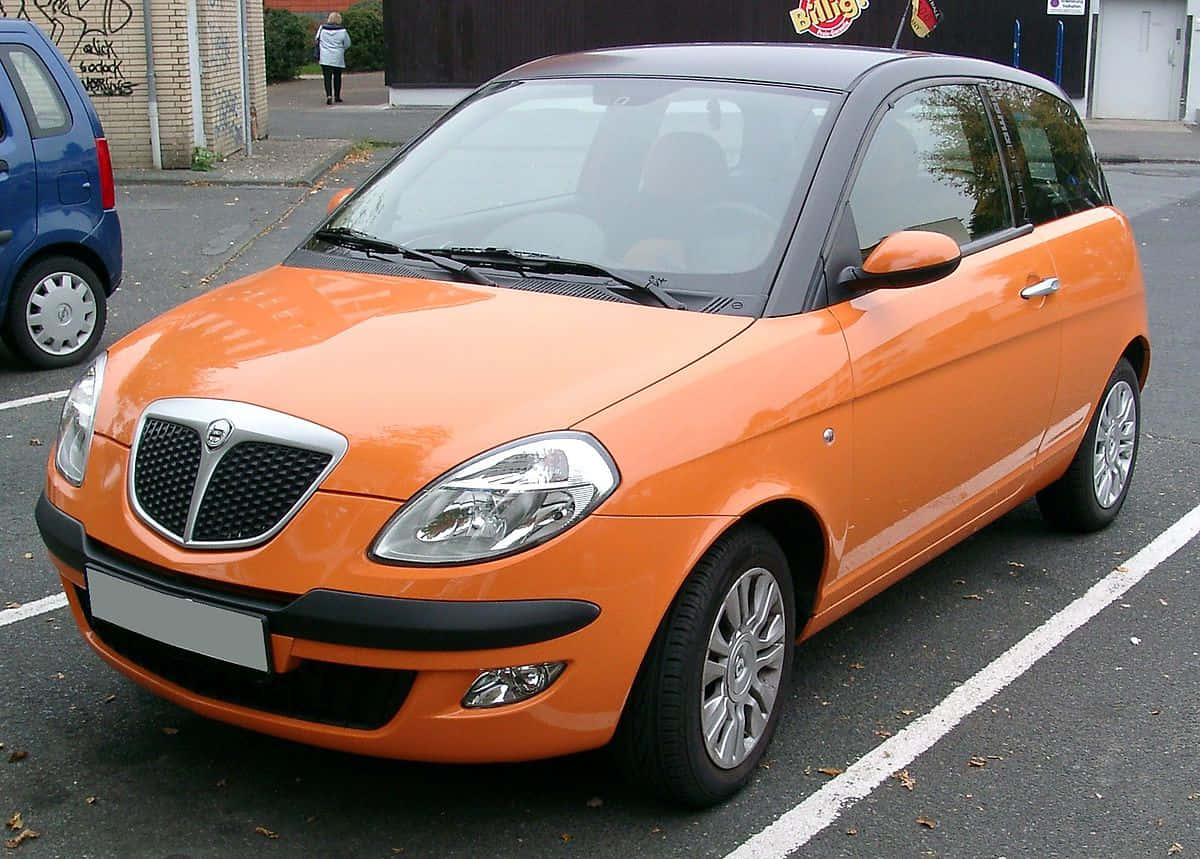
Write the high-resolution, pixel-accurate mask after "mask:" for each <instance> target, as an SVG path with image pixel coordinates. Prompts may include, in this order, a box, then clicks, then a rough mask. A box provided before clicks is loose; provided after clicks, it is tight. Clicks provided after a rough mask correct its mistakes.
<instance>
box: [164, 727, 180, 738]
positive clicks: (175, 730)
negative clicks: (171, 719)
mask: <svg viewBox="0 0 1200 859" xmlns="http://www.w3.org/2000/svg"><path fill="white" fill-rule="evenodd" d="M162 732H163V733H164V734H166V735H167V736H168V737H173V736H175V735H176V734H178V733H179V729H178V728H163V729H162Z"/></svg>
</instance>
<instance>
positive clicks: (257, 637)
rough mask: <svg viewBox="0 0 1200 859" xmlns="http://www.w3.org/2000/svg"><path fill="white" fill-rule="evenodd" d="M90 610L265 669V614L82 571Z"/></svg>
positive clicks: (157, 636)
mask: <svg viewBox="0 0 1200 859" xmlns="http://www.w3.org/2000/svg"><path fill="white" fill-rule="evenodd" d="M87 588H88V598H89V599H90V600H91V604H92V615H93V616H94V617H98V618H100V619H101V620H105V621H108V622H109V623H111V624H115V625H116V626H119V627H121V628H122V629H127V630H129V631H130V632H136V633H138V634H139V635H144V636H146V637H147V638H152V639H154V640H155V641H159V642H162V643H163V644H170V645H172V646H174V647H179V648H182V649H183V650H190V651H191V652H192V653H199V654H201V655H203V656H210V657H212V658H213V659H220V660H221V661H223V662H231V663H233V664H234V665H244V666H245V667H246V668H254V669H257V670H258V671H268V670H269V663H268V661H267V625H266V619H265V618H263V617H260V616H258V615H253V614H245V613H243V612H240V611H234V610H233V609H227V608H222V607H220V606H215V605H208V604H207V603H201V602H196V601H195V600H191V599H187V598H186V597H177V596H173V595H172V594H167V593H163V592H162V591H156V590H153V589H152V588H147V587H143V586H142V585H138V584H134V583H133V582H130V581H127V580H126V579H121V578H117V577H116V576H111V575H109V574H108V573H105V572H101V571H100V570H95V569H90V568H89V569H88V571H87Z"/></svg>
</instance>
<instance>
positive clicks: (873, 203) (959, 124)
mask: <svg viewBox="0 0 1200 859" xmlns="http://www.w3.org/2000/svg"><path fill="white" fill-rule="evenodd" d="M850 202H851V208H852V211H853V214H854V218H855V222H856V225H857V227H858V233H859V242H860V244H859V247H860V248H862V249H863V251H864V254H866V253H868V252H869V251H870V250H871V249H872V248H873V247H874V246H875V245H876V244H878V243H879V241H880V240H882V239H883V238H885V237H886V236H888V235H890V234H891V233H893V232H897V231H899V230H906V229H909V230H911V229H923V230H932V231H934V232H940V233H944V234H945V235H948V236H949V237H950V238H952V239H954V240H955V241H956V242H958V243H959V244H960V245H963V244H966V243H967V242H969V241H972V240H974V239H978V238H982V237H984V236H987V235H990V234H992V233H994V232H997V231H998V230H1002V229H1005V228H1007V227H1009V226H1011V225H1012V216H1011V214H1010V211H1009V200H1008V193H1007V190H1006V189H1005V186H1004V178H1003V172H1002V171H1001V168H1000V153H999V150H998V148H997V146H996V143H995V138H994V135H993V133H992V128H991V125H990V123H989V121H988V117H987V114H986V112H985V110H984V106H983V100H982V98H981V97H980V94H979V91H978V89H977V88H976V87H974V86H968V85H950V86H938V87H930V88H928V89H923V90H919V91H917V92H914V93H910V94H908V95H906V96H904V97H902V98H901V99H899V100H898V101H897V102H896V104H895V105H894V107H893V108H892V110H890V111H889V112H888V113H887V114H886V115H885V116H884V118H883V120H882V121H881V122H880V124H879V126H878V128H877V129H876V131H875V134H874V136H873V137H872V139H871V143H870V144H869V146H868V149H867V154H866V157H865V158H864V160H863V165H862V168H861V169H860V171H859V174H858V177H857V179H856V180H855V186H854V190H853V191H852V193H851V199H850Z"/></svg>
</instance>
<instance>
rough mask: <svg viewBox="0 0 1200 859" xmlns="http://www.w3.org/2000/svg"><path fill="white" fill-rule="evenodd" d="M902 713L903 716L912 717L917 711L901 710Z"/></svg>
mask: <svg viewBox="0 0 1200 859" xmlns="http://www.w3.org/2000/svg"><path fill="white" fill-rule="evenodd" d="M900 712H901V714H903V715H905V716H911V715H913V714H914V713H916V712H917V711H916V710H901V711H900Z"/></svg>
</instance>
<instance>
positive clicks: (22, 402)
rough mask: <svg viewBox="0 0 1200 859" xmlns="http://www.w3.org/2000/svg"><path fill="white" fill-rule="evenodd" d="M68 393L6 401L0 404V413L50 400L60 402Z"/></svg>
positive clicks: (57, 392)
mask: <svg viewBox="0 0 1200 859" xmlns="http://www.w3.org/2000/svg"><path fill="white" fill-rule="evenodd" d="M69 393H71V392H70V391H51V392H50V393H48V394H34V395H33V396H32V397H22V398H21V399H19V400H7V401H6V402H3V403H0V412H3V411H6V410H7V409H19V408H21V406H32V405H36V404H37V403H48V402H50V401H51V400H61V399H63V398H64V397H66V395H67V394H69Z"/></svg>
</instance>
